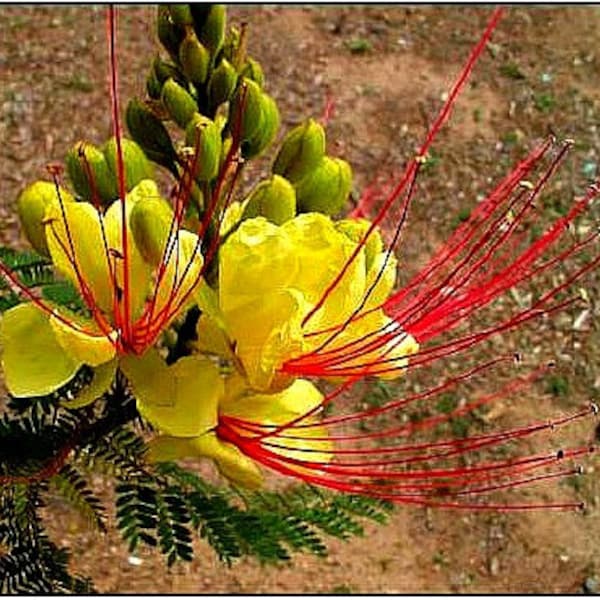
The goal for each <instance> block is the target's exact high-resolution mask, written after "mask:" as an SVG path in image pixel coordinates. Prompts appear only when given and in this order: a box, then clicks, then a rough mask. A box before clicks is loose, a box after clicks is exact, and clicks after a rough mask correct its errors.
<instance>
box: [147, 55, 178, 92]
mask: <svg viewBox="0 0 600 600" xmlns="http://www.w3.org/2000/svg"><path fill="white" fill-rule="evenodd" d="M152 70H153V71H154V75H155V77H156V79H158V82H159V83H160V86H161V88H162V85H163V84H164V83H165V81H167V79H174V80H175V81H176V82H177V83H179V85H185V76H184V75H183V73H182V72H181V71H180V70H179V69H178V68H177V67H176V66H175V65H172V64H171V63H168V62H166V61H164V60H163V59H162V58H161V57H160V56H156V57H155V58H154V60H153V61H152Z"/></svg>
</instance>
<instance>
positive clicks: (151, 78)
mask: <svg viewBox="0 0 600 600" xmlns="http://www.w3.org/2000/svg"><path fill="white" fill-rule="evenodd" d="M146 91H147V92H148V96H150V98H152V100H158V99H159V98H160V92H161V91H162V85H161V83H160V81H159V80H158V78H157V77H156V73H155V71H154V69H150V73H148V77H147V79H146Z"/></svg>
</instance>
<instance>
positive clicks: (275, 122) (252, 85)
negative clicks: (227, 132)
mask: <svg viewBox="0 0 600 600" xmlns="http://www.w3.org/2000/svg"><path fill="white" fill-rule="evenodd" d="M240 107H241V108H242V110H241V128H240V129H241V149H242V156H243V157H244V158H254V157H255V156H258V155H259V154H260V153H261V152H263V150H265V149H266V148H267V147H268V146H269V144H270V143H271V142H272V141H273V138H274V137H275V134H276V133H277V129H278V128H279V111H278V110H277V105H276V104H275V101H274V100H273V99H272V98H271V97H270V96H268V95H267V94H265V93H263V92H262V90H261V89H260V87H259V85H258V84H257V83H256V82H254V81H250V80H249V79H244V84H243V85H241V86H239V87H238V89H237V92H236V95H235V96H234V101H233V102H232V106H231V118H230V122H231V123H233V127H234V128H235V127H236V125H235V123H236V119H238V118H240Z"/></svg>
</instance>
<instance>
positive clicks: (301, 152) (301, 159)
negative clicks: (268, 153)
mask: <svg viewBox="0 0 600 600" xmlns="http://www.w3.org/2000/svg"><path fill="white" fill-rule="evenodd" d="M324 156H325V130H324V128H323V126H322V125H321V124H320V123H317V122H316V121H314V120H313V119H309V120H308V121H306V123H303V124H301V125H298V126H297V127H294V129H292V130H291V131H290V132H288V133H287V134H286V136H285V137H284V138H283V142H282V143H281V147H280V149H279V152H278V153H277V157H276V158H275V162H274V163H273V173H276V174H278V175H282V176H283V177H285V178H286V179H289V181H291V182H292V183H296V182H297V181H300V180H301V179H302V178H303V177H305V176H306V175H308V173H310V172H311V171H313V170H314V169H316V168H317V167H318V166H319V164H320V163H321V160H322V159H323V157H324Z"/></svg>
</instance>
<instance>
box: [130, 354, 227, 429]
mask: <svg viewBox="0 0 600 600" xmlns="http://www.w3.org/2000/svg"><path fill="white" fill-rule="evenodd" d="M120 366H121V369H122V370H123V372H124V373H125V376H126V377H127V379H128V380H129V383H130V384H131V387H132V390H133V395H134V396H135V398H136V400H137V407H138V410H139V411H140V413H141V414H142V416H143V417H144V418H146V419H148V421H150V423H152V424H153V425H154V426H155V427H157V428H158V429H160V430H161V431H163V432H164V433H167V434H169V435H173V436H177V437H180V436H181V437H194V436H198V435H201V434H203V433H205V432H206V431H208V430H209V429H213V428H214V427H216V425H217V405H218V403H219V400H220V398H221V396H222V395H223V380H222V379H221V376H220V375H219V370H218V368H217V366H216V365H215V364H214V363H213V362H211V361H209V360H206V359H205V358H202V357H200V356H186V357H184V358H181V359H180V360H178V361H177V362H176V363H175V364H174V365H171V366H168V365H167V364H166V363H165V362H164V361H163V359H162V358H161V356H160V354H159V353H158V352H157V351H156V350H154V349H150V350H148V352H146V353H145V354H144V355H143V356H132V355H127V356H125V357H123V358H122V359H121V362H120Z"/></svg>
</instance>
